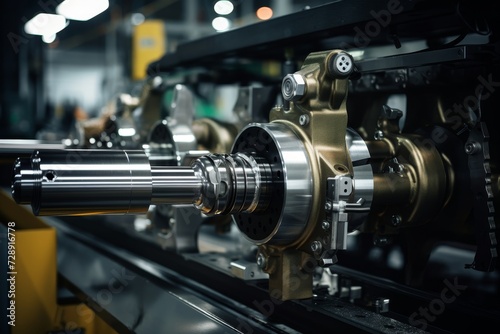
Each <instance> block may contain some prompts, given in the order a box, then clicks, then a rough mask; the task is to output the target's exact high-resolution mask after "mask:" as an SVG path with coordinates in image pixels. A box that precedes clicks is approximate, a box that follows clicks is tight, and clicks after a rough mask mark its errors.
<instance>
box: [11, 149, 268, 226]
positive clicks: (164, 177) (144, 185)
mask: <svg viewBox="0 0 500 334" xmlns="http://www.w3.org/2000/svg"><path fill="white" fill-rule="evenodd" d="M256 159H257V160H256ZM257 161H259V162H257ZM270 173H271V168H270V166H269V165H268V164H267V163H266V162H265V161H262V159H261V158H254V157H253V156H251V155H245V154H232V155H227V154H224V155H217V154H210V155H206V156H203V157H201V158H199V159H197V160H195V162H194V163H193V165H192V166H164V167H161V166H151V164H150V161H149V160H148V157H147V155H146V154H145V153H144V152H143V151H118V150H46V151H35V152H34V153H33V155H32V156H31V157H30V158H18V159H17V161H16V163H15V166H14V178H13V181H12V196H13V197H14V199H15V200H16V202H17V203H19V204H31V206H32V208H33V212H34V213H35V214H36V215H52V216H61V215H72V216H75V215H96V214H137V213H145V212H146V211H147V210H148V208H149V206H150V205H151V204H173V205H175V204H193V205H195V206H196V207H197V208H198V209H200V210H201V211H202V212H204V213H205V214H208V215H212V214H230V213H235V212H253V211H256V210H260V209H262V208H265V207H267V204H268V201H269V195H268V192H269V188H270V185H269V184H268V183H269V182H270V181H269V180H270V177H269V175H267V174H270Z"/></svg>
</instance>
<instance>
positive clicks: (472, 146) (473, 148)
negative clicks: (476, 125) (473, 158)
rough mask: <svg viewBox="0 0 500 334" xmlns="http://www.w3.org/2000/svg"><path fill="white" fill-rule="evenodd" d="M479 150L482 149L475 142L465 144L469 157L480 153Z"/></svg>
mask: <svg viewBox="0 0 500 334" xmlns="http://www.w3.org/2000/svg"><path fill="white" fill-rule="evenodd" d="M479 148H480V146H479V143H477V142H475V141H470V142H468V143H466V144H465V153H467V154H469V155H472V154H476V153H477V152H478V151H479Z"/></svg>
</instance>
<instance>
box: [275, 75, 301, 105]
mask: <svg viewBox="0 0 500 334" xmlns="http://www.w3.org/2000/svg"><path fill="white" fill-rule="evenodd" d="M281 93H282V94H283V98H284V99H285V100H287V101H298V100H300V99H301V98H302V97H303V96H304V95H305V94H306V81H305V80H304V77H303V76H302V75H300V74H298V73H293V74H288V75H286V76H285V77H284V78H283V81H282V83H281Z"/></svg>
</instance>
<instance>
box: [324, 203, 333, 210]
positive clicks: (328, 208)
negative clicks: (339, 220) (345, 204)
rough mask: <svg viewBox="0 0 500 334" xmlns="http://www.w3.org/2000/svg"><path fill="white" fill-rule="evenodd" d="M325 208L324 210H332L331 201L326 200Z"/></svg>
mask: <svg viewBox="0 0 500 334" xmlns="http://www.w3.org/2000/svg"><path fill="white" fill-rule="evenodd" d="M325 210H326V211H332V202H326V203H325Z"/></svg>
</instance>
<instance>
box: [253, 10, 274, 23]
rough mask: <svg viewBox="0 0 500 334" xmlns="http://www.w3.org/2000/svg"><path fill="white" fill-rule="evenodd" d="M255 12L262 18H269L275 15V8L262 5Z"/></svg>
mask: <svg viewBox="0 0 500 334" xmlns="http://www.w3.org/2000/svg"><path fill="white" fill-rule="evenodd" d="M255 14H256V15H257V17H258V18H259V19H261V20H269V19H270V18H271V17H273V10H272V9H271V8H270V7H260V8H259V9H257V12H256V13H255Z"/></svg>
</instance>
